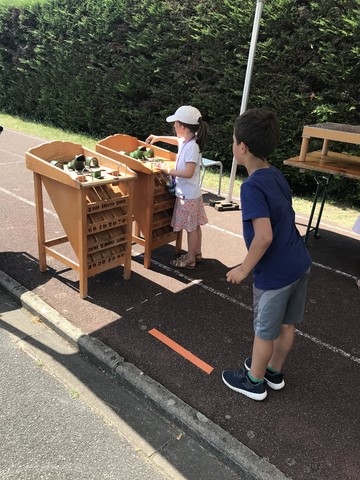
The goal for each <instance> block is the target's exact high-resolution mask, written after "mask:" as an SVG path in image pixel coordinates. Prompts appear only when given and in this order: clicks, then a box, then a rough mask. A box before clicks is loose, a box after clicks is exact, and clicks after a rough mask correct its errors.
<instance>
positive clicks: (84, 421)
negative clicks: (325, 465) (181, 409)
mask: <svg viewBox="0 0 360 480" xmlns="http://www.w3.org/2000/svg"><path fill="white" fill-rule="evenodd" d="M35 304H36V305H37V306H40V304H41V302H38V303H36V302H35V303H34V304H33V306H34V305H35ZM29 306H30V305H29ZM0 312H1V313H0V357H1V361H0V378H1V388H0V403H1V419H2V420H1V422H0V437H1V444H2V446H1V456H0V478H1V479H2V480H11V479H14V480H19V479H20V478H21V480H38V479H39V478H42V479H49V480H55V479H56V480H65V479H66V478H69V479H75V478H76V479H84V480H85V479H89V480H98V479H99V478H106V479H109V480H111V479H114V480H122V479H123V480H140V479H147V480H166V479H176V480H180V479H194V480H195V479H196V480H201V479H203V480H219V479H221V480H236V479H240V478H247V477H245V476H239V475H237V474H236V473H234V472H232V471H231V470H230V469H229V468H227V467H226V466H225V465H223V464H222V463H221V462H219V461H218V460H217V459H216V458H215V457H214V456H213V455H211V454H210V453H209V452H208V451H207V450H205V449H204V448H203V447H202V446H201V445H200V444H199V443H198V442H196V441H195V440H193V439H192V438H191V437H189V436H187V435H186V434H185V433H184V432H183V431H182V430H181V429H180V428H179V427H178V426H176V425H175V424H173V423H170V422H169V421H168V420H166V419H165V418H164V417H163V416H161V415H160V414H159V413H158V412H156V411H155V410H154V409H152V408H151V407H150V405H149V402H148V401H147V400H146V397H145V396H136V395H135V394H134V392H132V391H130V389H129V388H128V385H127V384H126V382H125V383H123V382H121V379H120V377H117V379H115V378H114V377H113V376H111V375H108V374H106V373H105V372H104V371H102V370H101V369H99V368H97V367H95V366H94V365H93V364H91V363H89V361H88V360H87V359H86V358H84V357H83V356H82V355H81V354H79V352H78V350H77V348H75V347H74V346H72V345H69V344H68V343H67V342H66V341H64V340H63V339H62V338H61V337H60V336H58V334H57V333H55V332H54V331H53V330H51V329H49V328H48V327H47V326H46V325H45V324H44V323H42V322H41V321H40V320H39V318H38V317H34V316H33V315H31V314H30V313H29V312H27V311H26V310H24V309H23V308H21V307H20V305H19V303H18V302H17V301H15V300H14V299H13V298H12V297H11V296H10V295H9V294H8V293H6V292H3V290H2V289H1V288H0ZM57 320H59V319H57ZM61 324H62V322H61V320H60V322H58V325H57V328H58V329H59V328H61V326H62V325H61ZM65 327H66V326H65ZM85 353H86V352H85ZM92 353H93V354H94V355H96V348H95V351H93V352H92ZM116 380H119V381H118V382H117V381H116Z"/></svg>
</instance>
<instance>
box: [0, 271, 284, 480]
mask: <svg viewBox="0 0 360 480" xmlns="http://www.w3.org/2000/svg"><path fill="white" fill-rule="evenodd" d="M0 286H1V287H3V288H4V289H5V290H7V291H8V292H9V293H10V294H11V295H13V296H14V297H16V298H17V299H18V300H19V301H20V303H21V305H22V307H23V308H25V309H26V310H27V311H29V312H30V313H32V314H33V315H36V316H38V317H39V318H40V319H41V320H42V321H43V322H44V323H45V324H46V325H47V326H48V327H49V328H51V329H52V330H54V331H55V332H56V333H58V334H59V335H60V336H61V337H63V338H64V339H65V340H66V341H68V342H69V343H70V344H71V345H73V346H74V347H76V348H77V349H78V350H79V351H80V352H81V353H83V354H84V355H85V356H87V357H88V358H89V359H90V360H91V361H92V362H93V363H95V364H96V365H98V366H99V367H101V368H104V369H105V370H106V371H107V372H109V373H111V374H113V375H114V376H115V377H116V379H117V380H118V381H120V382H121V383H123V384H124V383H125V384H126V385H127V386H128V387H130V388H131V389H132V390H133V391H134V392H135V393H137V394H140V395H141V396H143V397H146V399H147V400H148V401H150V402H151V404H152V406H153V407H154V408H156V409H157V410H160V411H161V412H162V413H163V414H164V415H165V416H166V417H167V418H168V419H169V420H170V421H172V422H173V423H175V424H177V425H178V426H179V427H180V428H181V429H183V430H184V431H185V433H187V434H188V435H189V436H191V437H193V438H194V439H195V440H196V441H197V442H199V443H200V444H202V445H203V447H205V448H207V449H209V450H210V451H211V452H212V453H213V455H214V456H215V457H217V458H219V460H220V461H222V462H223V463H224V464H226V465H228V466H229V467H230V468H231V469H232V470H234V471H235V472H236V473H238V474H239V475H240V476H241V478H242V479H244V480H288V477H286V476H285V475H284V474H282V473H281V472H280V471H279V470H278V469H277V468H276V467H275V466H273V465H272V464H270V463H269V462H267V461H266V460H264V459H262V458H261V457H259V456H258V455H256V454H255V453H254V452H253V451H252V450H250V449H249V448H248V447H246V446H245V445H243V444H242V443H240V442H239V441H238V440H236V439H235V438H234V437H232V436H231V435H230V434H229V433H228V432H226V431H225V430H223V429H222V428H220V427H219V426H218V425H216V424H215V423H213V422H212V421H211V420H209V419H208V418H207V417H205V416H204V415H202V414H201V413H200V412H197V411H196V410H195V409H193V408H192V407H190V406H189V405H187V404H186V403H185V402H183V401H181V400H180V399H179V398H178V397H176V396H175V395H173V394H172V393H171V392H170V391H168V390H167V389H166V388H164V387H163V386H162V385H160V384H159V383H157V382H156V381H154V380H153V379H152V378H150V377H148V376H147V375H145V374H144V373H143V372H142V371H141V370H139V369H138V368H137V367H135V366H134V365H132V364H131V363H128V362H125V360H124V358H123V357H121V356H120V355H118V354H117V353H116V352H115V351H114V350H112V349H111V348H109V347H107V346H106V345H105V344H104V343H102V342H101V341H100V340H98V339H96V338H93V337H91V336H90V335H87V334H84V333H83V332H82V331H81V330H80V329H79V328H77V327H74V326H73V325H72V324H71V323H70V322H69V321H68V320H67V319H66V318H65V317H63V316H61V315H60V314H59V313H58V312H57V311H56V310H55V309H53V308H52V307H50V306H49V305H48V304H47V303H46V302H44V301H43V300H41V299H40V298H39V297H38V296H37V295H35V294H33V293H32V292H29V291H28V290H27V289H26V288H24V287H23V286H22V285H20V284H19V283H18V282H17V281H16V280H14V279H13V278H11V277H9V276H8V275H7V274H6V273H4V272H3V271H1V270H0Z"/></svg>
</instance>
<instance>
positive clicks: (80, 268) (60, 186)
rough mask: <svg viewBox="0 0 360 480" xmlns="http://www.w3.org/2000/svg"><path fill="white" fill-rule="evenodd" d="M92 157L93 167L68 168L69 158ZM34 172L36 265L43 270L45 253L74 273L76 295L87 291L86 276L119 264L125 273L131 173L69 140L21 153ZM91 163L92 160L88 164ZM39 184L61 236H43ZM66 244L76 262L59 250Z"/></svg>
mask: <svg viewBox="0 0 360 480" xmlns="http://www.w3.org/2000/svg"><path fill="white" fill-rule="evenodd" d="M78 156H82V158H85V159H89V160H90V161H89V162H88V163H90V164H91V162H92V161H94V158H95V159H96V160H97V162H98V166H97V167H95V168H94V167H89V168H88V169H86V168H85V169H83V170H82V171H76V170H74V169H71V168H70V167H69V165H71V162H73V161H74V158H76V157H78ZM25 159H26V166H27V168H29V169H30V170H32V171H33V172H34V188H35V204H36V222H37V234H38V251H39V267H40V271H41V272H44V271H46V269H47V263H46V256H47V255H49V256H51V257H53V258H55V259H56V260H58V261H59V262H61V263H63V264H64V265H66V266H68V267H70V268H72V269H74V270H75V271H77V272H79V291H80V296H81V298H86V297H87V294H88V278H89V277H91V276H93V275H96V274H98V273H100V272H104V271H106V270H108V269H110V268H114V267H117V266H119V265H123V266H124V278H125V279H126V280H127V279H129V278H130V275H131V227H132V214H133V191H134V180H135V179H136V174H135V173H134V172H133V171H132V170H131V169H130V168H129V167H128V166H127V165H124V164H121V163H119V162H115V161H114V160H111V159H109V158H107V157H105V156H103V155H100V154H98V153H96V152H94V151H92V150H88V149H86V148H83V147H82V146H81V145H79V144H75V143H71V142H61V141H53V142H48V143H44V144H42V145H39V146H37V147H34V148H31V149H30V150H29V151H28V152H26V153H25ZM93 163H95V162H93ZM43 186H44V187H45V189H46V191H47V193H48V195H49V198H50V200H51V202H52V204H53V206H54V208H55V210H56V213H57V215H58V217H59V220H60V222H61V224H62V226H63V228H64V232H65V235H63V236H61V237H57V238H53V239H46V238H45V218H44V202H43ZM67 242H69V243H70V245H71V247H72V249H73V252H74V253H75V256H76V260H73V259H71V258H70V257H68V256H67V255H64V254H63V253H61V252H60V251H59V248H58V249H56V247H59V245H61V244H64V243H67Z"/></svg>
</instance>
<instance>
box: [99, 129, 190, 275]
mask: <svg viewBox="0 0 360 480" xmlns="http://www.w3.org/2000/svg"><path fill="white" fill-rule="evenodd" d="M142 146H149V145H148V144H145V143H144V142H141V141H139V140H138V139H137V138H136V137H131V136H129V135H123V134H116V135H111V136H110V137H107V138H105V139H103V140H100V141H99V142H98V143H97V144H96V152H99V153H101V154H103V155H106V156H108V157H109V158H111V159H113V160H116V161H118V162H121V163H123V164H125V165H127V166H128V167H129V168H131V169H132V170H134V171H135V172H136V173H137V180H136V182H135V185H134V228H133V236H132V239H133V241H134V242H135V243H137V244H139V245H141V246H143V247H144V267H145V268H149V267H150V265H151V252H152V250H154V249H155V248H159V247H161V246H163V245H166V244H168V243H171V242H174V241H175V248H176V252H177V253H180V251H181V241H182V232H174V231H173V229H172V227H171V225H170V222H171V219H172V214H173V209H174V204H175V199H174V198H173V197H171V195H170V194H169V192H168V190H167V188H166V180H167V176H166V175H165V174H164V173H163V172H161V171H160V170H159V169H158V168H156V162H148V161H145V162H143V161H141V160H136V159H134V158H132V157H130V156H129V155H125V154H124V152H131V151H134V150H136V149H137V148H138V147H142ZM151 148H153V150H154V154H155V160H156V161H158V162H160V161H163V162H166V163H168V165H169V166H170V167H173V166H174V162H175V158H176V155H175V154H174V153H172V152H170V151H168V150H165V149H162V148H159V147H156V146H153V145H152V146H151Z"/></svg>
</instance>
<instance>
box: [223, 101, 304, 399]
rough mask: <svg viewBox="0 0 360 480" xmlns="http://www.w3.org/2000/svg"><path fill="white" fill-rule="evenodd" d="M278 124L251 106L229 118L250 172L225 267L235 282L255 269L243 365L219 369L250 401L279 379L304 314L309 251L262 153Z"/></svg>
mask: <svg viewBox="0 0 360 480" xmlns="http://www.w3.org/2000/svg"><path fill="white" fill-rule="evenodd" d="M278 137H279V127H278V122H277V119H276V117H275V115H274V114H273V113H272V112H270V111H268V110H263V109H251V110H248V111H246V112H245V113H243V114H242V115H240V117H238V118H237V120H236V122H235V127H234V135H233V153H234V157H235V159H236V161H237V163H238V165H243V166H244V167H245V168H246V170H247V172H248V175H249V177H248V178H247V179H246V180H245V181H244V182H243V184H242V186H241V209H242V222H243V235H244V240H245V244H246V247H247V249H248V252H247V255H246V257H245V259H244V261H243V263H242V264H241V265H239V266H237V267H235V268H233V269H232V270H230V271H229V272H228V273H227V281H228V282H231V283H237V284H239V283H240V282H242V281H243V280H244V279H245V278H246V277H247V276H248V275H249V274H250V273H251V272H253V277H254V286H253V306H254V331H255V336H254V341H253V348H252V356H251V357H248V358H246V360H245V362H244V368H241V369H240V370H237V371H231V370H225V371H224V372H223V373H222V379H223V381H224V383H225V384H226V385H227V386H228V387H229V388H231V389H232V390H235V391H236V392H239V393H242V394H243V395H246V396H247V397H250V398H252V399H254V400H264V398H266V396H267V390H266V386H268V387H270V388H272V389H274V390H280V389H282V388H283V387H284V386H285V382H284V378H283V374H282V368H283V364H284V362H285V360H286V358H287V356H288V354H289V352H290V350H291V347H292V344H293V341H294V334H295V325H296V324H299V323H301V321H302V319H303V315H304V308H305V296H306V288H307V282H308V277H309V272H310V266H311V258H310V255H309V253H308V251H307V249H306V247H305V244H304V242H303V240H302V238H301V236H300V234H299V232H298V230H297V228H296V226H295V213H294V210H293V208H292V201H291V192H290V187H289V185H288V183H287V182H286V180H285V178H284V177H283V175H282V173H281V172H280V171H279V170H278V169H277V168H275V167H273V166H270V165H269V164H268V163H267V161H266V158H267V157H268V156H269V155H270V154H271V153H272V152H273V151H274V150H275V147H276V145H277V142H278Z"/></svg>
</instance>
